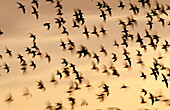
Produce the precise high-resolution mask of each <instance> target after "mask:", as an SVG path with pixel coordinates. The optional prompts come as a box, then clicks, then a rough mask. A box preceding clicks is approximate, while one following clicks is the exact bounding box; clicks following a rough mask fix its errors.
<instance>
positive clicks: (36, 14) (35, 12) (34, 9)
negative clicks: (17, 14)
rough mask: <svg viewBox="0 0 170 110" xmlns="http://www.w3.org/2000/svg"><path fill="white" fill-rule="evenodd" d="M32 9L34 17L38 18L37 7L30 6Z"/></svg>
mask: <svg viewBox="0 0 170 110" xmlns="http://www.w3.org/2000/svg"><path fill="white" fill-rule="evenodd" d="M32 9H33V12H32V14H35V16H36V18H37V19H38V18H39V15H38V11H37V9H36V8H35V7H34V6H32Z"/></svg>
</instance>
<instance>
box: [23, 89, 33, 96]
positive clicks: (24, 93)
mask: <svg viewBox="0 0 170 110" xmlns="http://www.w3.org/2000/svg"><path fill="white" fill-rule="evenodd" d="M22 96H24V97H28V96H29V97H32V94H31V93H30V92H29V89H28V88H27V87H25V88H24V90H23V95H22Z"/></svg>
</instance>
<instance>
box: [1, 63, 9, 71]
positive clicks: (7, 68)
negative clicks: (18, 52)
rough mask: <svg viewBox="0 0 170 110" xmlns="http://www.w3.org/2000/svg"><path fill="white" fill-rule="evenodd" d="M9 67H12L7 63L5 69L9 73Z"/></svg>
mask: <svg viewBox="0 0 170 110" xmlns="http://www.w3.org/2000/svg"><path fill="white" fill-rule="evenodd" d="M9 68H10V67H9V66H8V65H7V64H6V63H5V64H4V68H3V69H5V70H6V72H7V73H9V71H10V69H9Z"/></svg>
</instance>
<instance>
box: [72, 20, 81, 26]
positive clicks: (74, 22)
mask: <svg viewBox="0 0 170 110" xmlns="http://www.w3.org/2000/svg"><path fill="white" fill-rule="evenodd" d="M72 27H73V28H75V27H78V28H79V27H80V26H79V25H77V23H76V21H75V20H74V19H73V26H72Z"/></svg>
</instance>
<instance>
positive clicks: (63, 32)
mask: <svg viewBox="0 0 170 110" xmlns="http://www.w3.org/2000/svg"><path fill="white" fill-rule="evenodd" d="M61 34H67V35H69V33H68V31H67V30H66V27H64V26H63V31H62V33H61Z"/></svg>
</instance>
